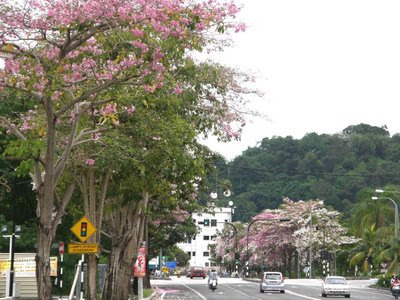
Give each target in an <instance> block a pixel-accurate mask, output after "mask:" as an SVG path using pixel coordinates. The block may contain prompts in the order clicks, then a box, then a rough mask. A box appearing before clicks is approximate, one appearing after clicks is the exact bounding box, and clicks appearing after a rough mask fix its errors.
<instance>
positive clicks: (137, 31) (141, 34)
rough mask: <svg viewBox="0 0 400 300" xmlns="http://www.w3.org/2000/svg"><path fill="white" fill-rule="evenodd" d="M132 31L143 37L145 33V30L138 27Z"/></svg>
mask: <svg viewBox="0 0 400 300" xmlns="http://www.w3.org/2000/svg"><path fill="white" fill-rule="evenodd" d="M132 33H133V35H134V36H137V37H143V35H144V34H143V31H142V30H140V29H138V28H134V29H132Z"/></svg>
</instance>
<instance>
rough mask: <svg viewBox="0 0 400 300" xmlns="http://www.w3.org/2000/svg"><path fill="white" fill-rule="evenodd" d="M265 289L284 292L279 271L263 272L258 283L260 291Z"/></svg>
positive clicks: (283, 282) (282, 280)
mask: <svg viewBox="0 0 400 300" xmlns="http://www.w3.org/2000/svg"><path fill="white" fill-rule="evenodd" d="M265 291H279V292H281V293H284V292H285V281H284V278H283V276H282V273H281V272H264V273H263V275H262V278H261V283H260V293H264V292H265Z"/></svg>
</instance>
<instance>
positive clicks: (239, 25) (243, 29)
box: [235, 23, 247, 32]
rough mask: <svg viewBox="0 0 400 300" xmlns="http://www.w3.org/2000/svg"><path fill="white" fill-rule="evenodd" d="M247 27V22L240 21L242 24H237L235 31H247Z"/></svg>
mask: <svg viewBox="0 0 400 300" xmlns="http://www.w3.org/2000/svg"><path fill="white" fill-rule="evenodd" d="M246 29H247V26H246V24H244V23H240V24H238V25H236V27H235V32H240V31H242V32H244V31H246Z"/></svg>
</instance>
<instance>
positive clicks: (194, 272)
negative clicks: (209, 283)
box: [190, 267, 206, 279]
mask: <svg viewBox="0 0 400 300" xmlns="http://www.w3.org/2000/svg"><path fill="white" fill-rule="evenodd" d="M193 277H203V279H206V270H205V269H204V268H203V267H194V268H192V269H191V270H190V279H193Z"/></svg>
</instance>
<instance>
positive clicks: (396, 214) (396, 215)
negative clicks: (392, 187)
mask: <svg viewBox="0 0 400 300" xmlns="http://www.w3.org/2000/svg"><path fill="white" fill-rule="evenodd" d="M376 191H381V190H376ZM382 192H383V191H382ZM371 199H372V200H379V199H387V200H390V201H391V202H392V203H393V205H394V237H395V241H397V240H398V237H399V236H398V233H399V209H398V206H397V203H396V202H395V201H394V200H393V199H392V198H389V197H371Z"/></svg>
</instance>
